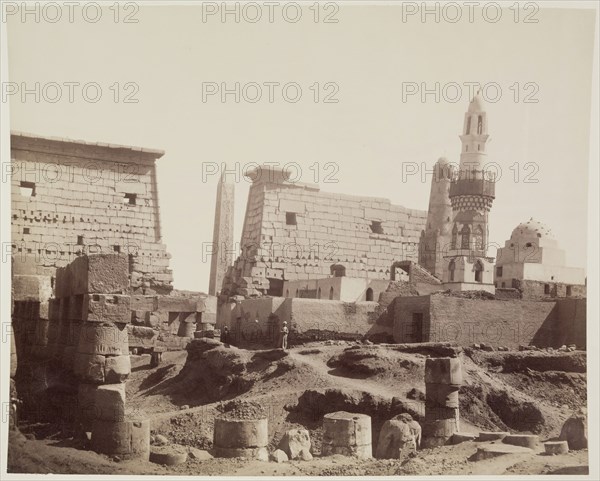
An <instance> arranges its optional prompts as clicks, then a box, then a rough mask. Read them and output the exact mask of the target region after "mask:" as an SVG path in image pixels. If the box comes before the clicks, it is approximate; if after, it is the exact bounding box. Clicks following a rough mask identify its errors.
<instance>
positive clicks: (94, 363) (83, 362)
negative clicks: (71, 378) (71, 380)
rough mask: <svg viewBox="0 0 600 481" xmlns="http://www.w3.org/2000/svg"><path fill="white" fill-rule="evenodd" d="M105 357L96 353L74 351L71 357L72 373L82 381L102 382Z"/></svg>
mask: <svg viewBox="0 0 600 481" xmlns="http://www.w3.org/2000/svg"><path fill="white" fill-rule="evenodd" d="M105 361H106V358H105V357H104V356H101V355H97V354H82V353H76V354H75V356H74V359H73V373H74V374H75V376H77V377H78V378H79V379H80V380H81V381H83V382H84V383H98V384H100V383H103V382H104V379H105V378H104V364H105Z"/></svg>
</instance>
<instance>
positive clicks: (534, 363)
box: [490, 351, 586, 373]
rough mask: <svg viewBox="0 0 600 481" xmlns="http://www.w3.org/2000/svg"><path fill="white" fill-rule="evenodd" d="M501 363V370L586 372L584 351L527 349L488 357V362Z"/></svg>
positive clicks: (492, 363)
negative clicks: (497, 356)
mask: <svg viewBox="0 0 600 481" xmlns="http://www.w3.org/2000/svg"><path fill="white" fill-rule="evenodd" d="M498 363H501V364H502V370H503V372H522V371H527V370H532V371H540V372H544V371H563V372H582V373H583V372H586V353H585V352H584V351H573V352H569V353H566V352H560V353H559V352H553V351H550V352H548V351H527V352H515V353H508V354H505V355H504V356H503V357H500V358H497V359H494V358H491V359H490V364H491V365H494V364H498Z"/></svg>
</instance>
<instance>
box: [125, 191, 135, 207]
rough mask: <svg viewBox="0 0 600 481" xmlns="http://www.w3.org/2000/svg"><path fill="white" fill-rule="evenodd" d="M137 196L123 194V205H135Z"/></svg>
mask: <svg viewBox="0 0 600 481" xmlns="http://www.w3.org/2000/svg"><path fill="white" fill-rule="evenodd" d="M136 200H137V194H125V196H124V197H123V204H129V205H136Z"/></svg>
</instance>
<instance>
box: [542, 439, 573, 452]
mask: <svg viewBox="0 0 600 481" xmlns="http://www.w3.org/2000/svg"><path fill="white" fill-rule="evenodd" d="M544 450H545V452H546V454H567V453H568V452H569V443H567V441H548V442H546V443H544Z"/></svg>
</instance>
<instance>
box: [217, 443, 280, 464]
mask: <svg viewBox="0 0 600 481" xmlns="http://www.w3.org/2000/svg"><path fill="white" fill-rule="evenodd" d="M215 454H216V457H217V458H246V459H254V460H257V461H268V460H269V451H267V448H266V447H261V448H221V447H218V446H217V447H215Z"/></svg>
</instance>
